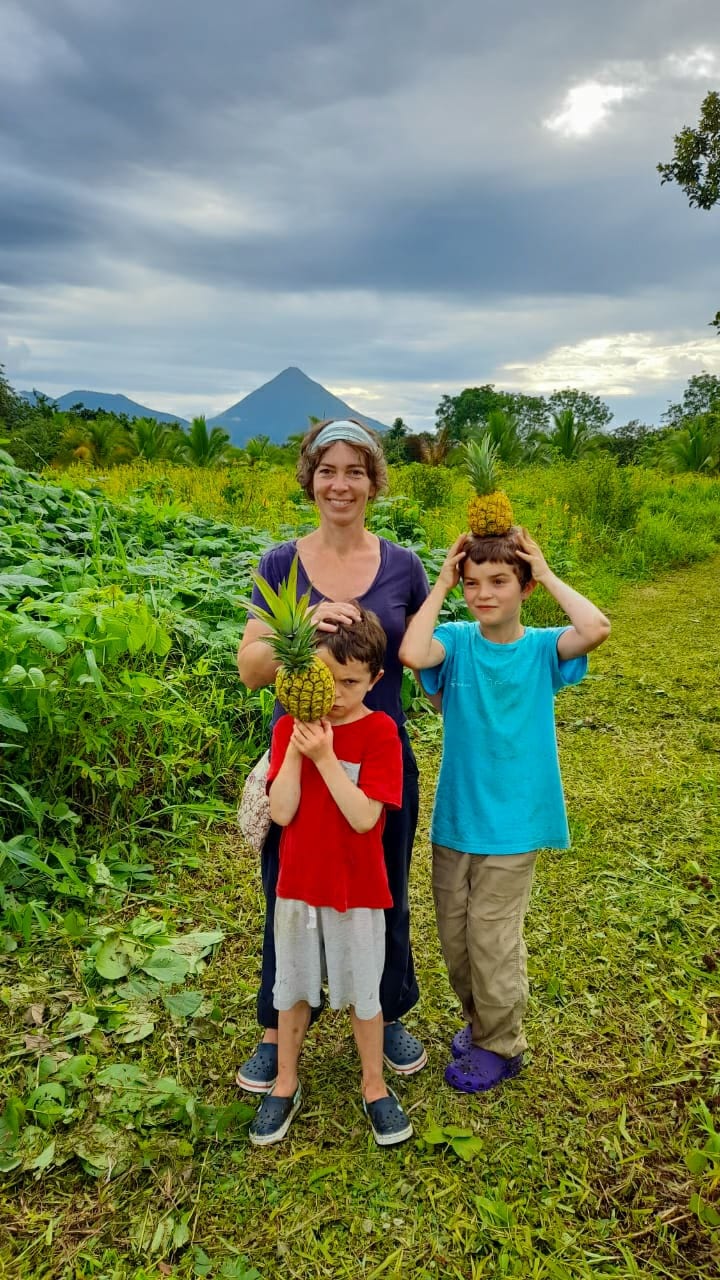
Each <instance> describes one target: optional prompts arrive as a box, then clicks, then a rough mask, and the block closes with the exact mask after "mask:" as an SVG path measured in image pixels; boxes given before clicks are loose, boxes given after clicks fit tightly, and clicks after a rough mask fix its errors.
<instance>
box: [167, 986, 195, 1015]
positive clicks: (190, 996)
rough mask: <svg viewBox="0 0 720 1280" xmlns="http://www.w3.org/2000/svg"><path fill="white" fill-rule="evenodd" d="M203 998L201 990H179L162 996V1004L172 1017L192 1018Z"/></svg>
mask: <svg viewBox="0 0 720 1280" xmlns="http://www.w3.org/2000/svg"><path fill="white" fill-rule="evenodd" d="M204 999H205V997H204V995H203V993H202V991H179V992H178V993H177V995H174V996H163V1004H164V1005H165V1008H166V1009H167V1010H168V1012H169V1013H171V1014H172V1016H173V1018H192V1016H193V1014H194V1013H197V1011H198V1009H199V1008H200V1006H201V1004H202V1003H203V1000H204Z"/></svg>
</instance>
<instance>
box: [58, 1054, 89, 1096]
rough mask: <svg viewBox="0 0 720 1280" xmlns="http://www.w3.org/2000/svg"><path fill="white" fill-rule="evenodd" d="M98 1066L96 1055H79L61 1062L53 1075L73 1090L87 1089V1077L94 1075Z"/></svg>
mask: <svg viewBox="0 0 720 1280" xmlns="http://www.w3.org/2000/svg"><path fill="white" fill-rule="evenodd" d="M96 1066H97V1056H96V1054H94V1053H78V1054H75V1056H74V1057H72V1058H68V1059H67V1060H66V1061H65V1062H61V1063H60V1066H59V1067H58V1068H57V1070H56V1071H55V1072H53V1075H54V1078H55V1079H56V1080H57V1081H59V1082H60V1083H61V1084H67V1085H69V1086H70V1088H72V1089H87V1087H88V1083H87V1077H88V1076H89V1075H91V1074H92V1072H93V1071H94V1070H95V1068H96Z"/></svg>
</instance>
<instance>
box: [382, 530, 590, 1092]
mask: <svg viewBox="0 0 720 1280" xmlns="http://www.w3.org/2000/svg"><path fill="white" fill-rule="evenodd" d="M459 581H462V584H463V591H464V595H465V603H466V604H467V607H468V609H469V610H470V613H471V614H472V616H473V618H474V619H475V621H474V622H448V623H443V624H442V625H440V626H436V623H437V619H438V616H439V614H440V610H441V609H442V606H443V603H444V601H445V598H446V596H447V595H448V593H449V592H450V591H452V589H453V588H454V587H455V586H457V584H458V582H459ZM537 584H540V585H541V586H543V587H544V588H545V590H546V591H549V592H550V594H551V595H552V596H553V597H554V599H555V600H556V601H557V602H558V604H559V605H560V607H561V608H562V609H563V610H564V612H565V613H566V614H567V616H568V618H569V620H570V625H569V626H567V627H524V626H523V625H522V623H521V621H520V610H521V606H522V603H523V601H524V600H526V599H527V598H528V596H529V595H530V593H531V592H532V591H533V590H534V589H535V586H536V585H537ZM609 634H610V623H609V622H608V620H607V618H606V617H605V616H604V614H602V613H601V612H600V610H599V609H598V608H597V607H596V606H595V605H594V604H592V603H591V601H590V600H587V599H586V598H585V597H584V596H582V595H580V593H579V592H577V591H574V590H573V588H572V587H569V586H568V585H567V584H566V583H564V582H562V581H561V580H560V579H559V578H558V577H557V576H556V575H555V574H554V573H553V572H552V570H551V569H550V568H549V567H548V564H547V562H546V560H545V557H544V556H543V554H542V551H541V550H540V547H539V546H538V544H537V543H536V542H535V541H534V540H533V539H532V538H531V537H530V535H529V533H528V532H527V530H525V529H520V528H517V527H515V528H513V529H511V530H510V531H509V532H508V533H507V534H503V535H495V536H492V537H485V538H479V537H476V536H474V535H472V534H463V535H462V536H461V537H460V538H458V539H457V541H456V542H455V543H454V544H453V546H452V547H451V548H450V551H449V552H448V555H447V557H446V559H445V561H444V564H443V566H442V569H441V570H440V574H439V576H438V580H437V582H436V583H435V586H434V587H433V589H432V591H431V592H430V595H429V596H428V598H427V599H426V601H425V602H424V604H423V605H421V607H420V609H419V610H418V612H417V613H416V614H415V616H414V618H413V619H412V620H411V622H410V624H409V626H408V629H407V631H406V633H405V638H404V640H403V642H402V645H401V647H400V658H401V660H402V661H403V662H404V663H405V664H406V666H408V667H413V668H414V669H415V670H417V671H420V672H421V673H422V676H421V679H422V683H423V687H424V688H425V691H426V692H427V693H428V694H430V695H439V696H440V698H441V702H442V714H443V722H444V743H443V756H442V764H441V767H440V776H439V779H438V786H437V794H436V797H435V808H434V812H433V819H432V831H431V838H432V845H433V897H434V899H435V911H436V915H437V923H438V932H439V935H440V943H441V946H442V950H443V955H444V957H445V963H446V964H447V967H448V973H449V976H450V982H451V984H452V987H453V990H454V991H455V992H456V994H457V995H458V997H459V999H460V1001H461V1004H462V1007H463V1011H464V1013H465V1016H466V1018H467V1025H466V1026H465V1027H463V1029H462V1030H461V1031H459V1032H458V1033H457V1035H456V1036H455V1037H454V1039H453V1042H452V1045H451V1051H452V1054H453V1061H452V1062H451V1063H450V1065H449V1066H448V1067H447V1069H446V1071H445V1079H446V1080H447V1082H448V1084H450V1085H452V1086H453V1087H454V1088H456V1089H460V1090H462V1091H463V1092H465V1093H479V1092H483V1091H484V1090H486V1089H490V1088H492V1087H493V1085H496V1084H499V1083H500V1081H501V1080H504V1079H507V1078H508V1077H510V1076H514V1075H517V1073H518V1071H519V1070H520V1068H521V1066H522V1056H523V1051H524V1050H525V1049H526V1048H527V1041H526V1039H525V1036H524V1034H523V1028H522V1018H523V1014H524V1012H525V1007H526V1004H527V995H528V982H527V951H526V948H525V942H524V939H523V921H524V918H525V912H526V910H527V905H528V901H529V898H530V890H531V886H532V878H533V871H534V866H535V859H536V857H537V852H538V850H539V849H542V848H555V849H566V848H567V847H568V845H569V833H568V825H567V818H566V814H565V801H564V797H563V791H562V783H561V780H560V768H559V763H558V754H557V743H556V737H555V715H554V698H555V694H556V693H557V692H558V690H559V689H561V688H563V686H564V685H569V684H577V683H578V682H579V681H580V680H582V678H583V676H584V675H585V673H586V671H587V657H586V655H587V654H588V653H589V652H590V651H591V650H592V649H596V648H597V646H598V645H600V644H602V643H603V641H604V640H606V639H607V637H608V635H609Z"/></svg>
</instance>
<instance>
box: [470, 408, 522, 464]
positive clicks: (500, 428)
mask: <svg viewBox="0 0 720 1280" xmlns="http://www.w3.org/2000/svg"><path fill="white" fill-rule="evenodd" d="M484 435H487V436H489V437H490V439H491V441H492V443H493V444H494V445H495V449H496V457H497V458H498V459H499V461H500V462H504V463H505V465H506V466H508V467H515V466H517V465H518V463H519V462H522V461H523V460H524V458H525V444H524V441H523V438H522V436H521V435H520V428H519V426H518V420H517V418H516V417H515V414H514V413H510V412H509V410H507V409H491V410H490V413H489V414H488V416H487V419H486V421H485V426H484V427H483V429H482V431H481V432H480V437H479V438H480V439H482V437H483V436H484Z"/></svg>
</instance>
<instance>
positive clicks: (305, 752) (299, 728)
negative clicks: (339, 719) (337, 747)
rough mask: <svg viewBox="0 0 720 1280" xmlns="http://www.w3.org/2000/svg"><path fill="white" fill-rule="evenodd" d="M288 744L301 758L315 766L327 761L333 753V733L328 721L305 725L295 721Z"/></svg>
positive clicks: (300, 721)
mask: <svg viewBox="0 0 720 1280" xmlns="http://www.w3.org/2000/svg"><path fill="white" fill-rule="evenodd" d="M290 742H291V743H292V745H293V746H294V747H296V748H297V750H298V751H299V752H300V754H301V755H302V756H307V758H308V760H312V761H313V762H314V763H315V764H321V763H322V761H323V760H329V759H330V758H331V757H332V756H333V754H334V752H333V731H332V725H331V724H330V721H329V720H313V721H312V723H310V724H307V723H305V721H303V720H296V721H295V726H294V728H293V731H292V737H291V739H290Z"/></svg>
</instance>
